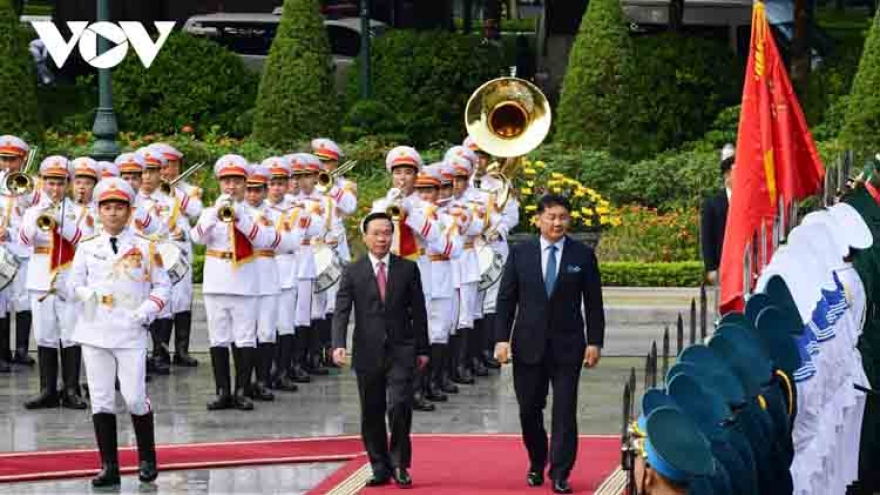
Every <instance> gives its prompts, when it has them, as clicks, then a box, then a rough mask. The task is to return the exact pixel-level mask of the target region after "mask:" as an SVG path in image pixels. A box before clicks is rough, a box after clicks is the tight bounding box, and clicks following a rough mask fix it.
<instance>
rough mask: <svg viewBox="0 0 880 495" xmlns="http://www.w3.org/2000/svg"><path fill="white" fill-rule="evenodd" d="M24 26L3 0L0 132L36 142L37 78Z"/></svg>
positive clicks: (0, 8)
mask: <svg viewBox="0 0 880 495" xmlns="http://www.w3.org/2000/svg"><path fill="white" fill-rule="evenodd" d="M20 25H21V23H20V22H19V20H18V16H16V15H15V10H14V9H13V7H12V3H11V2H10V1H9V0H0V108H2V109H3V111H2V112H0V129H3V132H4V133H9V134H17V135H19V136H21V137H23V138H24V139H33V138H35V137H36V136H37V133H38V132H39V130H40V122H39V113H38V108H37V91H36V90H37V76H36V73H35V70H34V65H33V59H32V58H31V55H30V52H29V51H28V47H27V41H25V38H24V37H23V36H22V31H21V30H20V29H19V26H20Z"/></svg>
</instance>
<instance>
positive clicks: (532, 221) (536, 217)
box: [529, 215, 538, 227]
mask: <svg viewBox="0 0 880 495" xmlns="http://www.w3.org/2000/svg"><path fill="white" fill-rule="evenodd" d="M529 223H530V224H532V225H534V226H536V227H537V226H538V216H537V215H535V216H533V217H532V218H530V219H529Z"/></svg>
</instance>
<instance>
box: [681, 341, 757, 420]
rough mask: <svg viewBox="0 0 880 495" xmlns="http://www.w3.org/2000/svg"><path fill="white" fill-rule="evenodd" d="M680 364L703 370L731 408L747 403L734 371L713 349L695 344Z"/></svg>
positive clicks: (686, 349) (685, 351) (683, 355)
mask: <svg viewBox="0 0 880 495" xmlns="http://www.w3.org/2000/svg"><path fill="white" fill-rule="evenodd" d="M678 362H679V363H692V364H694V365H696V366H697V367H698V368H700V369H701V370H703V373H702V374H703V375H705V376H707V377H710V378H711V380H712V383H713V384H714V387H713V388H714V390H715V391H716V392H718V393H719V394H720V395H721V396H722V397H723V398H724V400H725V402H727V405H728V406H730V407H739V406H741V405H742V404H743V403H745V401H746V396H745V389H744V388H743V385H742V382H741V381H740V380H739V378H738V377H737V376H736V374H735V373H734V372H733V369H731V368H730V366H729V365H728V364H727V362H725V361H724V360H723V359H721V357H719V356H718V354H716V353H715V352H714V351H713V350H712V349H710V348H709V347H707V346H705V345H703V344H695V345H691V346H688V347H686V348H685V349H684V350H682V351H681V354H679V356H678Z"/></svg>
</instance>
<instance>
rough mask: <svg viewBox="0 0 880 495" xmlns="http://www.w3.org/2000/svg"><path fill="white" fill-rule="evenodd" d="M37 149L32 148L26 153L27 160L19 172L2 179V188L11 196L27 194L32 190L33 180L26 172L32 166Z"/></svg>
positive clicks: (11, 173)
mask: <svg viewBox="0 0 880 495" xmlns="http://www.w3.org/2000/svg"><path fill="white" fill-rule="evenodd" d="M38 149H39V148H37V147H36V146H34V147H33V148H31V149H30V151H28V155H27V160H26V161H25V164H24V167H22V169H21V172H10V173H9V174H7V175H6V177H5V178H4V179H3V187H4V188H5V189H6V190H7V191H9V193H10V194H12V195H13V196H21V195H23V194H29V193H30V192H31V191H33V190H34V179H33V178H32V177H31V176H30V175H28V172H29V171H30V169H31V167H32V166H33V164H34V159H35V158H36V157H37V150H38Z"/></svg>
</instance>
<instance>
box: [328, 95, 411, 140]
mask: <svg viewBox="0 0 880 495" xmlns="http://www.w3.org/2000/svg"><path fill="white" fill-rule="evenodd" d="M402 129H403V125H402V123H401V122H400V119H399V118H398V117H397V113H396V112H395V111H394V110H392V109H391V107H389V106H388V105H386V104H385V103H382V102H381V101H376V100H360V101H358V102H357V103H355V104H354V105H353V106H352V107H351V108H350V109H349V110H348V113H347V114H346V116H345V120H344V121H343V124H342V138H343V139H344V140H345V141H357V140H358V139H361V138H366V137H374V138H376V139H379V140H387V141H394V142H399V143H405V142H408V141H409V137H408V136H407V135H406V134H405V133H403V132H401V130H402Z"/></svg>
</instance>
